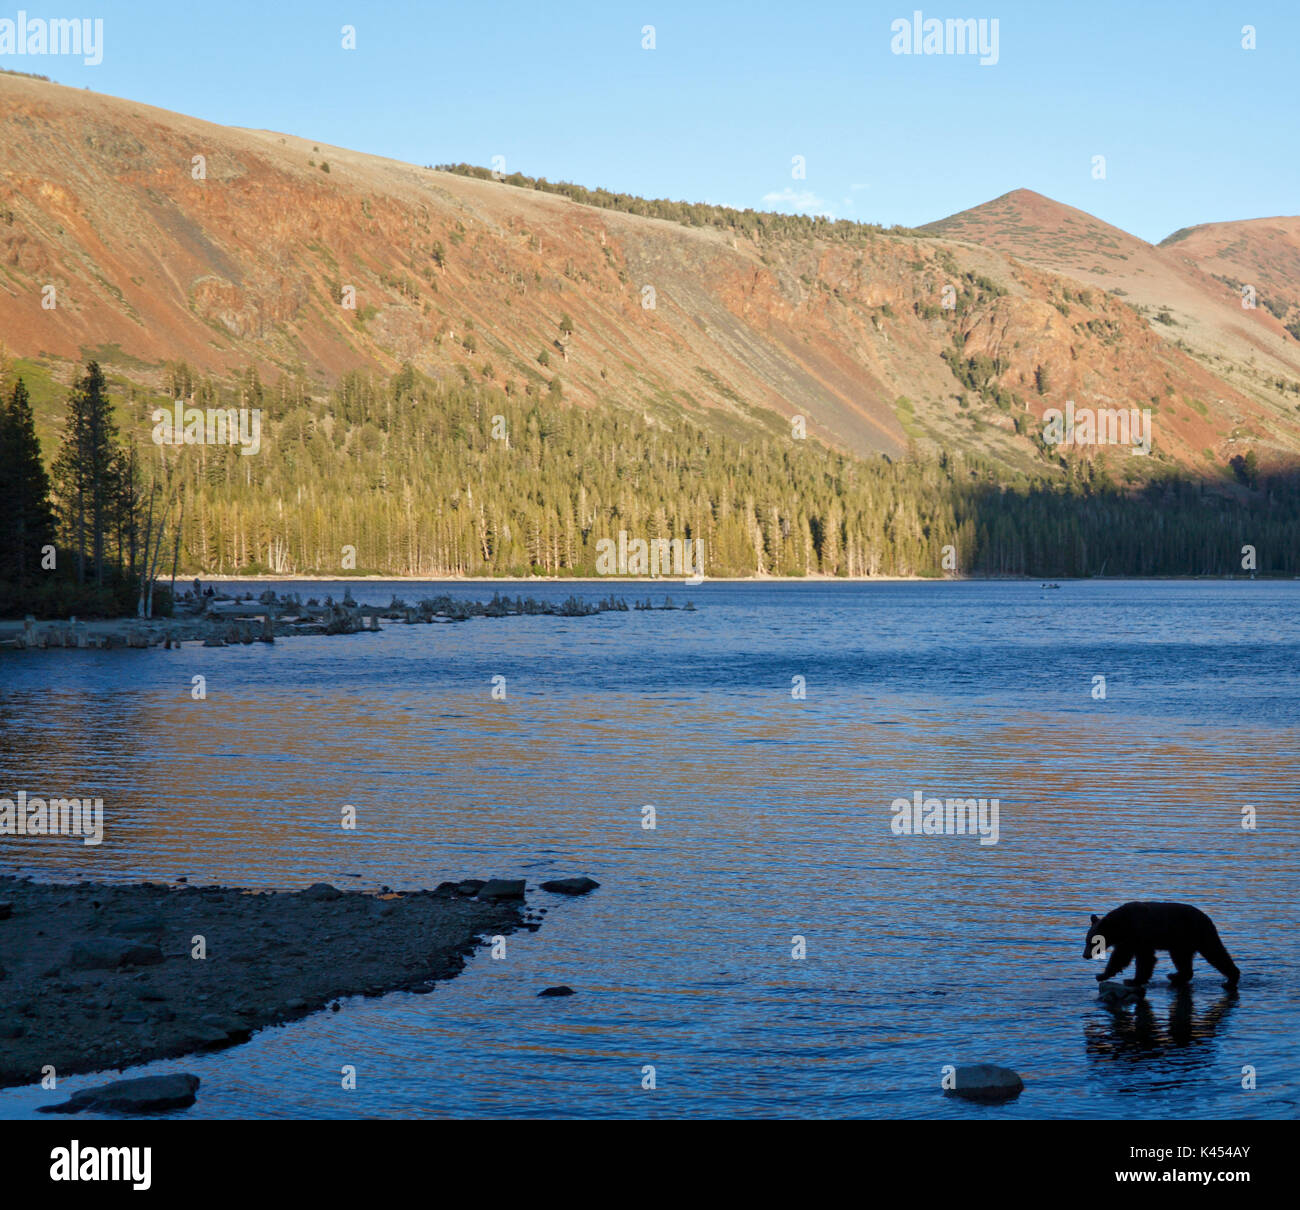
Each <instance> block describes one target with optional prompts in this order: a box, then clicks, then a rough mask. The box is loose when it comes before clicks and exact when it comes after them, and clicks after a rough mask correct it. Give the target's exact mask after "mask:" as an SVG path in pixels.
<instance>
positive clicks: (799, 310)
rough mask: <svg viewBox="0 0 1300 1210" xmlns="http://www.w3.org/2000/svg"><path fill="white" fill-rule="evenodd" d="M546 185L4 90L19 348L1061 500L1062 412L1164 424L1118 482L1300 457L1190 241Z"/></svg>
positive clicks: (1274, 360) (1276, 355) (1241, 323)
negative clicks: (551, 387) (344, 379)
mask: <svg viewBox="0 0 1300 1210" xmlns="http://www.w3.org/2000/svg"><path fill="white" fill-rule="evenodd" d="M484 175H486V174H484ZM512 179H514V178H512ZM531 184H532V183H524V184H520V183H514V184H512V183H508V182H505V181H498V180H492V179H480V178H479V177H478V176H474V175H469V174H466V173H463V172H446V171H436V170H433V169H430V168H422V167H417V166H414V165H410V164H404V163H400V162H397V161H394V160H389V159H384V158H381V157H377V156H371V155H366V154H363V153H360V152H357V151H351V150H346V149H342V148H337V147H332V146H326V145H324V144H320V143H313V142H312V141H311V140H309V139H304V138H299V137H296V136H293V135H286V134H278V133H274V132H269V131H260V130H243V129H234V128H227V127H222V126H217V125H213V124H211V123H207V122H203V121H199V120H197V119H194V118H189V117H184V116H181V115H177V114H173V113H169V112H166V111H163V110H159V109H154V108H150V107H148V106H145V105H140V104H137V103H135V102H131V101H128V100H122V99H118V98H114V97H108V96H102V95H99V94H95V93H92V92H89V91H85V90H75V89H70V88H65V87H61V86H59V85H56V84H52V83H48V82H44V81H41V80H37V79H32V78H26V77H20V76H16V75H10V74H0V335H2V337H3V341H4V343H5V346H6V348H7V351H8V353H9V354H10V355H11V356H17V357H19V358H22V359H26V360H27V361H33V360H36V361H39V363H40V364H41V365H42V366H43V367H45V368H46V369H47V370H48V372H49V373H50V374H51V375H52V376H53V378H54V379H56V380H58V381H60V382H67V381H69V380H70V378H71V375H72V374H73V373H74V372H75V367H76V364H77V363H78V362H79V361H82V360H84V359H86V358H88V357H91V356H95V357H98V358H99V359H100V360H101V361H104V362H105V363H107V364H108V366H109V367H110V369H112V370H113V371H115V372H116V373H117V374H118V375H119V376H120V377H123V378H126V379H129V380H130V381H131V382H134V383H140V384H142V385H143V386H145V387H147V388H150V389H153V390H158V389H161V388H162V387H163V385H164V384H165V383H166V382H167V381H168V372H167V370H166V368H165V365H164V363H166V362H169V361H176V360H184V361H185V362H187V363H188V364H189V365H190V366H191V367H192V368H193V369H194V370H196V371H198V372H199V373H202V374H207V375H211V376H213V377H214V378H216V379H219V380H222V381H227V382H229V381H233V378H232V376H233V375H235V374H236V373H238V372H239V371H241V370H243V369H244V368H246V367H248V366H254V367H256V368H257V370H258V371H259V373H260V374H261V376H262V378H263V380H265V381H273V380H274V379H275V378H276V377H277V376H278V375H281V374H295V375H299V376H301V377H305V378H306V379H308V380H310V381H312V382H315V383H318V384H321V385H323V386H328V385H330V384H333V383H336V382H337V381H338V380H339V379H340V377H341V376H342V375H344V374H346V373H347V372H348V371H350V370H354V369H358V368H363V367H375V368H377V369H378V370H381V371H385V372H392V371H395V370H396V369H398V368H399V367H400V366H401V365H402V364H403V363H405V362H410V363H411V364H412V365H413V366H414V367H415V368H416V369H417V370H419V371H421V372H422V373H423V374H426V375H428V376H430V377H431V378H433V379H435V380H443V381H445V382H449V383H455V382H459V381H461V380H462V379H464V380H466V381H474V382H478V383H489V384H493V385H496V386H498V387H503V388H506V389H508V390H510V391H512V392H527V391H528V390H537V389H539V388H540V387H541V386H543V385H545V384H547V383H548V382H549V381H550V380H551V379H553V378H557V377H558V378H559V379H560V380H561V384H562V390H563V398H564V400H565V401H566V403H568V404H571V405H574V406H577V407H583V408H610V407H613V408H620V409H625V410H628V411H630V412H632V413H634V414H636V415H638V416H646V417H649V418H651V419H652V420H653V421H654V422H655V423H658V424H662V425H667V426H672V425H674V424H675V423H677V422H678V421H679V420H680V419H681V418H683V417H688V416H689V417H692V418H694V419H695V420H696V421H697V422H700V423H704V424H706V425H708V426H712V427H714V428H716V429H719V430H723V431H725V432H727V433H729V434H731V435H732V436H738V437H743V436H744V435H745V434H747V433H755V434H757V433H767V434H785V435H786V436H788V435H789V434H790V431H791V419H792V418H793V417H796V416H802V417H804V418H805V422H806V425H807V430H808V433H809V435H810V436H812V437H815V438H818V439H820V440H821V441H823V442H825V443H826V444H828V445H830V446H832V447H835V448H838V449H840V450H844V451H847V452H850V453H853V454H858V455H866V454H873V453H887V454H890V455H893V456H897V455H899V454H901V453H903V452H904V451H905V450H906V449H907V448H908V446H909V445H910V444H914V445H915V446H916V447H918V448H920V449H923V450H924V449H931V450H943V451H947V452H949V453H965V454H971V455H978V456H980V457H982V458H986V459H990V460H992V461H994V462H996V463H999V464H1001V465H1003V466H1005V467H1007V468H1008V469H1012V470H1016V471H1030V472H1033V471H1037V472H1039V473H1056V472H1057V470H1058V462H1059V460H1058V459H1057V458H1056V457H1055V456H1046V455H1045V451H1044V449H1043V447H1042V446H1041V445H1040V444H1039V442H1038V440H1037V434H1038V432H1039V430H1040V428H1041V418H1042V415H1043V412H1044V410H1045V409H1046V408H1048V407H1061V406H1063V405H1064V403H1065V401H1066V400H1067V399H1072V400H1074V401H1075V403H1076V405H1078V406H1080V407H1085V406H1094V407H1129V406H1137V407H1149V408H1151V409H1152V411H1153V414H1154V426H1155V434H1156V442H1155V444H1156V457H1154V458H1152V459H1136V458H1129V459H1123V460H1122V461H1121V460H1116V465H1117V468H1118V469H1119V470H1121V471H1122V472H1123V473H1124V474H1125V475H1130V476H1132V475H1137V476H1141V475H1144V474H1147V473H1150V470H1151V469H1152V468H1153V467H1154V466H1155V464H1157V463H1164V464H1167V463H1169V462H1172V463H1176V464H1181V465H1183V466H1187V467H1195V468H1197V469H1198V470H1200V471H1202V472H1208V471H1211V470H1212V471H1213V473H1214V474H1216V475H1218V474H1221V473H1222V466H1223V464H1224V462H1225V461H1226V460H1227V458H1228V457H1229V456H1230V455H1231V453H1232V452H1233V451H1234V450H1235V449H1240V448H1242V446H1243V444H1245V443H1248V444H1249V445H1250V446H1251V447H1252V448H1258V450H1259V454H1260V457H1261V459H1264V460H1265V461H1267V460H1268V459H1270V458H1272V459H1275V460H1286V459H1290V458H1291V457H1293V456H1294V455H1295V453H1296V452H1297V451H1298V450H1300V423H1298V422H1300V414H1298V413H1297V411H1296V402H1297V400H1298V399H1300V396H1298V395H1297V394H1296V393H1294V392H1295V391H1300V383H1297V384H1296V385H1295V386H1294V388H1292V392H1291V393H1288V389H1287V387H1286V386H1285V383H1286V382H1295V380H1300V356H1297V351H1300V342H1297V341H1296V340H1295V339H1294V337H1292V336H1291V335H1290V334H1289V333H1288V332H1286V331H1285V329H1284V328H1283V326H1282V324H1281V322H1280V321H1279V320H1278V319H1277V318H1276V317H1275V316H1274V315H1273V314H1272V313H1271V312H1269V311H1268V310H1267V309H1265V308H1263V307H1261V308H1259V309H1258V310H1256V311H1254V312H1243V311H1241V309H1240V307H1239V306H1238V307H1237V308H1236V310H1235V311H1234V309H1233V307H1234V301H1233V300H1234V295H1233V292H1232V290H1231V289H1230V288H1229V287H1228V286H1227V285H1225V284H1224V283H1223V282H1220V281H1217V280H1216V279H1215V277H1214V276H1213V274H1212V271H1211V270H1213V269H1214V266H1213V265H1211V264H1209V263H1208V262H1207V265H1206V267H1204V268H1202V267H1200V266H1198V265H1197V264H1195V263H1194V262H1193V259H1192V258H1191V257H1190V256H1188V255H1187V249H1188V248H1189V247H1191V248H1198V249H1199V248H1200V247H1201V246H1202V245H1200V244H1199V243H1193V242H1192V238H1193V237H1192V236H1188V237H1187V239H1184V240H1181V241H1177V242H1174V243H1172V244H1171V245H1170V246H1169V247H1168V248H1165V247H1153V246H1152V245H1149V244H1145V243H1144V242H1143V241H1141V240H1137V239H1135V238H1134V237H1132V236H1129V235H1126V234H1125V233H1124V232H1121V231H1118V230H1117V229H1115V228H1112V227H1108V226H1106V224H1104V223H1101V222H1099V221H1098V220H1096V219H1094V218H1092V217H1091V216H1088V215H1085V214H1083V213H1082V212H1080V211H1075V210H1071V209H1070V208H1069V207H1065V206H1061V205H1060V204H1058V203H1055V202H1051V201H1050V200H1049V199H1046V198H1042V197H1039V196H1038V195H1036V194H1032V193H1029V192H1028V191H1024V190H1020V191H1017V192H1016V193H1013V194H1008V195H1006V197H1004V198H1000V199H997V200H996V201H994V202H991V203H988V204H987V205H986V206H983V207H976V208H975V209H974V210H970V211H966V212H963V214H961V215H955V216H953V217H952V218H950V219H946V220H943V221H942V222H940V223H937V224H932V225H931V227H929V228H927V229H925V230H922V231H919V232H914V231H905V230H902V229H897V228H896V229H893V230H889V231H885V230H882V229H879V228H872V227H865V226H863V227H853V226H851V225H848V224H827V223H814V222H811V221H809V220H799V221H796V220H795V219H793V218H788V217H787V218H782V217H781V216H767V217H766V218H763V217H762V216H758V217H756V216H754V215H753V214H752V212H744V213H743V214H742V213H738V212H727V213H734V218H732V219H725V220H724V221H721V222H717V221H710V222H706V223H704V225H691V221H692V220H691V217H690V216H691V215H692V214H693V213H694V211H693V209H692V208H689V207H682V208H680V212H681V214H682V215H684V216H685V218H686V221H674V219H673V218H671V217H654V216H647V215H646V214H635V213H627V212H625V211H623V210H620V209H615V208H610V207H609V206H593V205H587V204H582V203H580V202H576V201H574V200H572V199H570V198H568V197H565V196H561V195H559V194H557V193H554V192H551V191H548V190H547V189H545V188H534V187H530V185H531ZM662 213H664V214H670V215H672V214H676V213H678V211H677V210H674V209H672V208H671V207H668V206H665V207H663V208H662ZM1285 221H1288V222H1291V221H1293V220H1285ZM846 228H849V229H848V230H846ZM1197 230H1201V229H1197ZM1215 271H1217V270H1215ZM1261 280H1263V279H1262V278H1261ZM47 287H53V290H54V294H53V298H54V301H55V305H54V306H53V308H52V309H46V308H45V307H43V306H42V298H43V297H46V298H48V297H49V295H48V291H47ZM345 288H350V289H351V290H352V291H353V292H354V293H355V309H348V308H346V307H345V306H344V305H342V300H343V297H344V294H345ZM1273 296H1276V297H1278V298H1285V297H1289V295H1287V294H1286V293H1285V291H1284V290H1283V289H1282V288H1281V286H1270V297H1273ZM945 300H946V301H948V302H951V303H952V305H951V307H948V306H945ZM1163 306H1167V307H1169V309H1170V318H1171V319H1172V324H1166V323H1162V322H1157V316H1158V314H1159V310H1158V309H1159V308H1160V307H1163ZM562 325H564V326H565V327H566V328H567V327H570V326H571V329H572V332H571V335H570V334H569V333H568V332H567V331H565V330H562ZM543 363H547V364H543ZM1276 378H1281V379H1282V380H1284V386H1283V389H1282V390H1280V391H1279V390H1276V389H1274V387H1273V386H1271V385H1270V381H1271V380H1272V379H1276ZM38 402H39V396H38ZM45 422H46V423H47V424H48V423H49V416H48V415H47V416H46V417H45ZM139 423H140V424H141V425H143V423H144V421H143V419H140V421H139ZM270 440H271V448H272V449H273V448H274V434H271V437H270ZM1078 456H1081V457H1090V456H1092V454H1091V453H1089V452H1085V453H1084V454H1081V455H1078ZM1098 456H1102V457H1106V456H1108V455H1106V454H1105V453H1102V454H1100V455H1098Z"/></svg>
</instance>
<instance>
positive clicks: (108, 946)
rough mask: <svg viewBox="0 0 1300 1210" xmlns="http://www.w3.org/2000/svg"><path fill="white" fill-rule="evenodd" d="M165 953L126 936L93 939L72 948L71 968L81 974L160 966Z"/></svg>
mask: <svg viewBox="0 0 1300 1210" xmlns="http://www.w3.org/2000/svg"><path fill="white" fill-rule="evenodd" d="M162 960H163V952H162V950H160V949H159V948H158V947H157V946H156V945H145V944H144V943H143V942H140V941H131V940H128V939H127V938H125V937H91V938H90V939H89V940H86V941H78V942H77V943H76V944H75V945H74V946H73V947H72V955H71V957H70V958H69V960H68V965H69V966H70V967H72V969H73V970H80V971H113V970H117V969H118V967H121V966H156V965H157V964H158V963H159V962H161V961H162Z"/></svg>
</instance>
